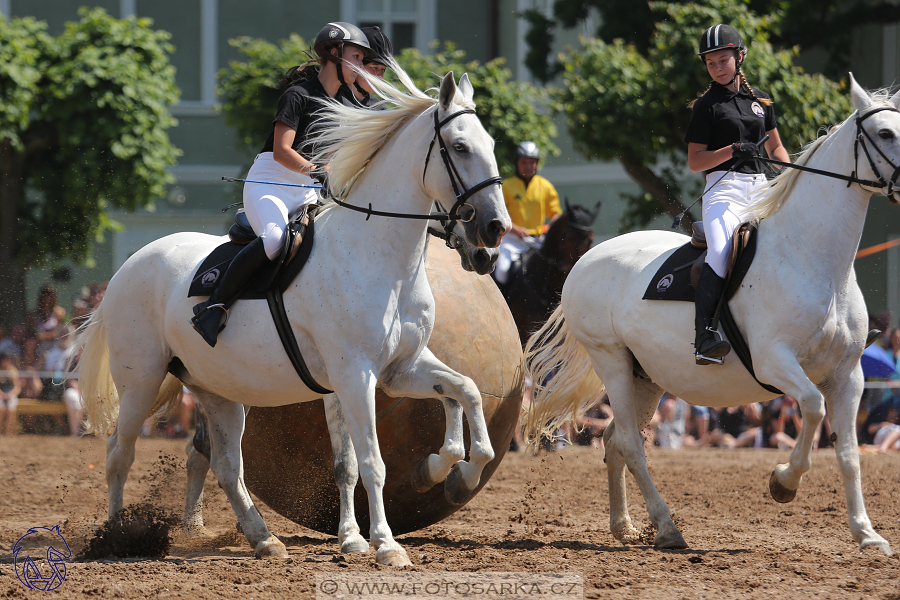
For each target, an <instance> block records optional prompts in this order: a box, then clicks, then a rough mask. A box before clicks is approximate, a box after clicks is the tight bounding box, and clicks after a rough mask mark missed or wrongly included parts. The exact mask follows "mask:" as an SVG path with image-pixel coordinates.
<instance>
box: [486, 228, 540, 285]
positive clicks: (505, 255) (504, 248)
mask: <svg viewBox="0 0 900 600" xmlns="http://www.w3.org/2000/svg"><path fill="white" fill-rule="evenodd" d="M543 243H544V236H542V235H529V236H525V237H524V238H520V237H519V236H517V235H516V234H514V233H512V232H510V233H507V234H506V235H504V236H503V238H502V239H501V240H500V254H498V255H497V263H496V264H495V265H494V279H496V280H497V281H498V282H499V283H506V281H507V279H509V269H510V267H512V264H513V263H514V262H516V261H517V260H519V257H520V256H522V255H523V254H524V253H525V252H527V251H528V250H530V249H532V248H540V247H541V244H543Z"/></svg>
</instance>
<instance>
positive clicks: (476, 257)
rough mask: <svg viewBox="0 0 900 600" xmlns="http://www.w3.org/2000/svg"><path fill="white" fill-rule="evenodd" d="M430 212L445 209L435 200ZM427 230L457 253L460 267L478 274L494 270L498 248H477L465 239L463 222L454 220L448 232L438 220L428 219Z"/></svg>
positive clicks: (442, 211)
mask: <svg viewBox="0 0 900 600" xmlns="http://www.w3.org/2000/svg"><path fill="white" fill-rule="evenodd" d="M432 212H436V213H446V212H447V209H446V208H445V207H444V206H443V205H442V204H441V203H440V201H438V200H435V201H434V204H433V206H432ZM428 231H429V232H431V233H433V234H434V235H436V236H438V237H440V238H441V239H443V240H444V241H445V242H446V244H447V245H448V246H450V247H451V248H453V249H454V250H456V252H457V253H459V262H460V265H461V266H462V268H463V269H464V270H466V271H469V272H475V273H477V274H478V275H488V274H490V273H491V272H493V270H494V263H496V262H497V257H498V256H500V249H499V248H479V247H478V246H475V245H473V244H470V243H469V242H468V240H466V232H465V229H464V226H463V223H461V222H459V221H456V222H454V224H453V228H452V229H451V231H450V233H449V234H448V233H447V232H446V231H445V230H444V225H443V224H442V223H441V222H440V221H429V222H428Z"/></svg>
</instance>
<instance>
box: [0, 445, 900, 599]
mask: <svg viewBox="0 0 900 600" xmlns="http://www.w3.org/2000/svg"><path fill="white" fill-rule="evenodd" d="M183 448H184V442H183V441H174V440H164V439H147V440H140V441H139V444H138V450H137V458H136V460H135V465H134V468H133V469H132V472H131V478H130V479H129V483H128V485H127V486H126V488H125V493H126V496H125V500H126V504H128V503H134V502H139V501H142V500H148V499H149V500H152V501H153V502H154V503H155V504H157V505H159V506H162V507H164V508H166V509H167V510H170V511H172V512H174V513H177V514H179V515H180V512H181V510H182V503H183V501H184V487H185V483H184V475H185V472H184V463H185V460H184V451H183ZM787 456H788V454H787V452H780V451H754V450H738V451H734V450H731V451H729V450H702V451H691V450H684V451H680V452H671V451H661V450H655V451H652V452H651V454H650V471H651V473H652V475H653V477H654V480H655V481H656V485H657V486H658V488H659V491H660V493H661V494H662V496H663V498H664V499H665V500H666V501H667V502H668V503H669V506H670V508H671V509H672V511H673V513H674V514H675V519H676V522H677V523H678V524H679V526H680V527H681V530H682V532H683V534H684V537H685V539H686V540H687V542H688V544H690V546H691V548H689V549H688V550H680V551H657V550H654V549H652V548H651V547H648V546H631V547H622V546H620V545H619V544H618V543H617V542H616V540H615V539H614V538H613V537H612V535H611V534H610V533H609V532H608V518H609V512H608V508H609V500H608V496H607V491H606V473H605V467H604V465H603V461H602V454H601V453H600V452H599V451H597V450H591V449H587V448H569V449H565V450H563V451H560V452H554V453H549V454H547V453H544V454H542V455H539V456H526V455H523V454H521V453H519V454H509V455H507V457H506V459H505V460H504V462H503V463H502V464H501V465H500V468H499V469H498V470H497V472H496V474H495V475H494V477H493V478H492V480H491V481H490V482H489V483H488V485H487V486H486V487H485V489H484V490H483V491H482V492H481V493H480V494H479V495H478V496H477V497H476V498H475V499H474V500H473V501H472V502H471V503H470V504H469V505H468V506H466V507H464V508H463V509H462V510H460V511H459V512H457V513H456V514H454V515H452V516H451V517H450V518H449V519H447V520H445V521H443V522H441V523H438V524H437V525H434V526H432V527H429V528H427V529H425V530H422V531H417V532H414V533H411V534H407V535H404V536H400V537H399V538H398V539H399V540H400V542H401V543H402V544H404V546H405V547H406V549H407V551H408V552H409V556H410V558H411V560H412V562H413V566H412V567H407V570H413V571H419V572H427V571H515V572H519V571H538V572H545V571H567V572H572V573H578V574H581V575H583V577H584V591H585V597H586V598H637V597H646V598H689V599H694V598H715V599H717V600H719V599H726V598H787V597H794V598H798V599H799V598H814V597H815V598H878V599H885V600H888V599H900V558H898V555H894V556H893V557H891V558H888V557H885V556H883V555H882V554H881V553H880V552H878V553H876V552H875V551H867V552H864V553H860V552H859V550H858V549H857V547H856V546H855V545H854V544H853V543H852V541H851V539H850V533H849V530H848V527H847V514H846V504H845V501H844V493H843V488H842V486H841V483H840V478H839V474H838V471H837V466H836V462H835V460H834V456H833V452H832V451H831V450H821V451H818V452H816V453H815V456H814V462H813V468H812V470H811V471H810V472H809V473H808V474H807V475H806V477H805V478H804V481H803V484H802V485H801V488H800V491H799V492H798V494H797V499H796V500H795V501H794V502H792V503H790V504H786V505H783V504H777V503H775V502H774V501H773V500H771V499H770V498H769V494H768V490H767V480H768V476H769V473H771V471H772V469H773V468H774V467H775V465H776V464H777V463H778V462H783V461H785V460H786V459H787ZM861 463H862V478H863V486H864V491H865V498H866V507H867V509H868V513H869V516H870V518H871V519H872V522H873V524H874V526H875V529H876V530H877V531H878V532H879V533H881V534H882V535H883V536H884V537H885V538H887V539H888V540H889V541H890V542H891V544H892V546H893V548H894V550H895V551H900V493H898V492H900V456H898V455H893V456H881V455H872V454H865V455H862V456H861ZM104 464H105V450H104V445H103V443H102V442H101V441H100V440H97V439H95V438H84V439H68V438H56V437H52V438H48V437H35V436H19V437H16V438H0V597H11V598H44V597H53V598H84V597H102V598H113V597H115V598H151V597H153V598H173V597H183V598H237V597H240V598H257V599H258V598H287V597H296V598H312V597H314V595H315V589H314V584H315V575H316V573H323V572H344V573H348V572H358V573H370V574H373V575H374V573H375V572H380V573H381V574H383V573H387V572H391V571H393V572H398V571H402V570H397V569H389V568H386V567H379V566H376V565H375V564H374V560H373V556H374V553H373V552H372V551H370V552H369V553H368V554H367V555H345V556H340V554H339V548H338V546H337V543H336V541H337V540H336V538H332V537H329V536H327V535H323V534H319V533H316V532H313V531H310V530H307V529H304V528H302V527H300V526H298V525H295V524H294V523H292V522H290V521H288V520H286V519H284V518H282V517H280V516H278V515H277V514H275V513H274V512H273V511H271V510H269V509H268V508H267V507H265V506H264V505H262V504H259V507H260V510H261V511H262V514H263V516H264V517H265V519H266V521H267V523H268V524H269V527H270V529H271V530H272V531H273V533H275V534H276V535H277V536H279V537H280V538H281V540H282V541H284V543H285V544H286V545H287V547H288V552H289V553H290V555H291V558H289V559H287V560H268V561H260V560H255V559H254V558H253V551H252V550H251V548H250V547H249V545H248V544H247V542H246V540H245V539H244V538H243V536H241V535H240V534H238V533H237V532H236V531H235V528H234V521H235V518H234V514H233V513H232V510H231V508H230V506H229V505H228V503H227V500H226V499H225V495H224V494H223V493H222V491H221V490H220V489H219V488H218V487H217V484H216V481H215V479H214V478H213V476H212V475H210V476H209V477H208V479H207V482H206V513H205V514H206V523H207V526H208V527H209V528H210V529H211V530H212V531H213V532H214V533H215V534H217V537H216V538H215V539H213V540H211V541H208V542H205V543H204V544H203V545H199V544H197V543H191V542H189V541H185V540H179V539H176V542H175V543H174V545H173V546H172V550H171V553H170V555H169V556H168V557H167V558H165V559H156V560H145V559H127V560H121V561H120V560H101V561H87V562H77V561H72V562H69V563H68V574H67V577H66V580H65V581H64V582H63V583H62V585H61V586H60V587H59V588H58V589H57V590H56V591H54V592H51V593H49V594H46V595H45V593H42V592H36V591H30V590H28V589H26V588H25V587H24V586H23V585H22V584H21V583H20V582H19V581H18V580H17V579H16V577H15V572H14V568H13V558H12V546H13V544H15V542H16V540H17V539H18V538H19V537H20V536H21V535H23V534H24V533H25V532H26V531H27V530H28V529H29V528H30V527H34V526H46V527H52V526H54V525H56V524H62V526H63V527H62V532H63V534H64V536H65V538H66V540H67V541H68V542H69V544H70V546H72V548H73V550H74V551H75V552H78V551H80V550H81V549H82V548H83V547H84V545H85V544H86V542H87V540H88V539H89V538H90V537H91V536H92V535H93V533H94V532H95V531H96V529H97V527H98V526H99V525H100V524H101V523H102V522H103V521H104V519H105V517H106V502H107V496H106V482H105V479H104ZM389 475H390V474H389ZM628 482H629V494H630V496H629V509H630V511H631V515H632V518H633V519H634V520H635V524H636V526H637V527H638V528H641V527H643V526H646V525H647V523H648V518H647V512H646V509H645V506H644V502H643V500H642V499H641V496H640V494H639V493H638V491H637V487H636V486H635V485H634V480H633V478H631V476H630V475H629V476H628Z"/></svg>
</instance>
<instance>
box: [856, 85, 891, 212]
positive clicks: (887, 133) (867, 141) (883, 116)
mask: <svg viewBox="0 0 900 600" xmlns="http://www.w3.org/2000/svg"><path fill="white" fill-rule="evenodd" d="M850 97H851V99H852V101H853V108H855V109H856V129H857V131H856V141H855V142H854V143H855V144H856V145H857V147H856V148H855V151H854V155H855V156H854V160H855V161H856V165H855V166H854V170H855V171H856V176H857V177H859V178H860V179H870V180H873V181H877V182H878V183H879V184H880V185H881V188H880V189H879V188H878V186H872V187H868V188H866V189H870V190H871V191H873V192H881V193H882V194H885V195H886V196H887V197H888V198H889V199H890V200H891V202H894V203H897V196H898V195H900V111H898V108H900V92H897V93H896V94H894V95H893V96H892V97H891V98H890V100H888V101H879V100H876V99H873V98H872V96H870V95H869V94H868V92H866V91H865V90H864V89H863V88H862V87H860V85H859V84H858V83H856V80H855V79H854V78H853V74H852V73H851V74H850Z"/></svg>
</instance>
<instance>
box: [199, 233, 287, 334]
mask: <svg viewBox="0 0 900 600" xmlns="http://www.w3.org/2000/svg"><path fill="white" fill-rule="evenodd" d="M268 260H269V257H268V256H266V249H265V247H264V246H263V241H262V238H256V239H255V240H253V241H252V242H250V243H249V244H247V245H246V246H244V248H243V249H242V250H241V251H240V252H238V254H237V256H235V257H234V260H232V261H231V264H230V265H228V269H227V270H226V271H225V274H224V275H222V279H220V280H219V283H218V284H217V285H216V289H215V290H214V291H213V293H212V296H210V297H209V300H206V301H205V302H201V303H200V304H197V305H196V306H194V317H193V318H192V319H191V325H192V326H193V327H194V329H196V330H197V333H199V334H200V337H202V338H203V339H204V340H205V341H206V343H207V344H209V345H210V346H212V347H213V348H215V347H216V341H217V340H218V337H219V332H220V331H222V330H223V329H225V323H227V322H228V309H229V308H231V305H232V304H234V303H235V301H236V300H237V299H238V296H240V294H241V292H242V291H243V289H244V287H245V286H246V285H247V284H248V283H249V282H250V279H251V277H253V275H255V274H256V273H257V272H258V271H259V269H260V267H262V266H263V265H265V264H266V263H267V262H268ZM222 317H224V318H225V321H224V322H222Z"/></svg>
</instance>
